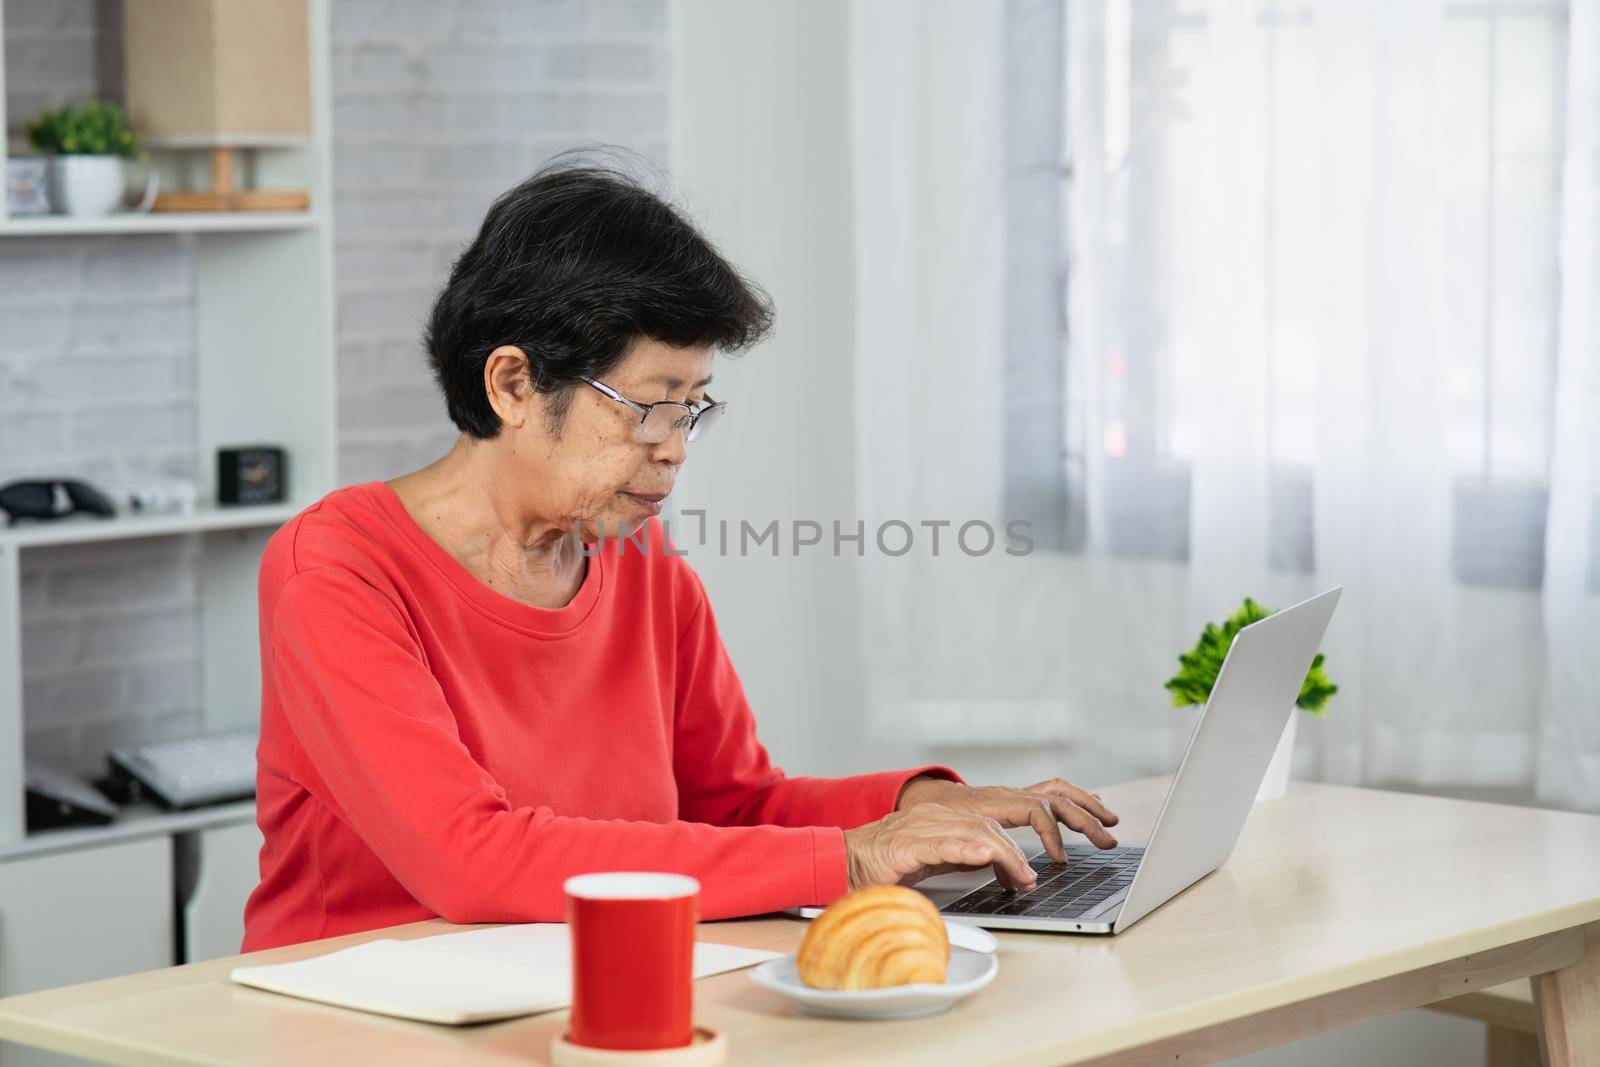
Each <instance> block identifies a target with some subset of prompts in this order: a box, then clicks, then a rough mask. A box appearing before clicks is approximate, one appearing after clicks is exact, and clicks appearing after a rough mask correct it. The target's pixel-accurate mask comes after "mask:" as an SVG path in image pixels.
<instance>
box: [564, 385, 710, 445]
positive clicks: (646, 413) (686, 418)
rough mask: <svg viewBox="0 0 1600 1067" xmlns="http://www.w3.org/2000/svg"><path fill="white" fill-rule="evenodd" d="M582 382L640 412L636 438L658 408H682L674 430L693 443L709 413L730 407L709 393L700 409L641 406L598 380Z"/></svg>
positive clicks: (673, 403)
mask: <svg viewBox="0 0 1600 1067" xmlns="http://www.w3.org/2000/svg"><path fill="white" fill-rule="evenodd" d="M582 380H583V382H584V383H585V384H586V385H591V386H593V387H594V388H595V389H596V390H598V391H599V392H600V393H602V394H603V395H605V396H608V397H610V398H611V399H612V400H615V401H616V402H617V403H619V404H622V405H624V406H626V407H629V408H632V409H633V410H634V411H636V412H638V414H639V422H638V424H637V425H636V426H635V427H634V434H635V436H637V435H638V434H639V433H640V432H642V431H643V429H644V424H645V420H646V419H648V418H650V413H651V412H652V411H654V410H655V409H656V408H682V409H683V415H682V416H681V417H680V418H679V419H678V420H677V421H676V422H674V423H673V424H672V429H673V430H678V429H682V430H683V431H684V433H683V439H684V442H685V443H687V442H689V441H693V440H694V439H695V438H696V437H698V436H699V426H700V420H701V419H702V418H703V417H704V416H705V415H706V413H707V412H710V411H713V410H715V411H716V412H717V413H718V414H719V415H720V414H721V413H722V412H723V411H726V410H727V407H728V403H727V401H725V400H713V399H711V395H710V394H709V393H708V394H706V397H705V403H704V404H703V405H701V406H700V407H698V408H692V407H690V406H689V405H688V404H685V403H682V402H680V401H677V400H657V401H656V402H655V403H653V404H641V403H639V402H637V401H634V400H629V399H628V398H627V397H625V396H623V395H622V394H621V393H619V392H617V391H616V390H615V389H613V388H611V386H609V385H607V384H606V383H605V382H602V381H600V380H599V379H597V378H584V379H582ZM706 425H707V427H708V428H709V426H710V423H707V424H706ZM671 436H672V434H671V433H668V434H667V437H671ZM667 437H664V438H662V441H665V440H666V439H667ZM639 440H641V441H643V440H644V438H643V437H640V438H639ZM646 443H647V444H660V443H661V441H648V442H646Z"/></svg>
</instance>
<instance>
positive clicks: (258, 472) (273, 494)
mask: <svg viewBox="0 0 1600 1067" xmlns="http://www.w3.org/2000/svg"><path fill="white" fill-rule="evenodd" d="M288 495H289V470H288V459H287V457H286V456H285V455H284V451H283V449H281V448H277V447H275V446H272V445H251V446H249V447H240V448H219V449H218V450H217V501H218V502H219V503H222V504H276V503H278V502H279V501H281V500H285V499H287V498H288Z"/></svg>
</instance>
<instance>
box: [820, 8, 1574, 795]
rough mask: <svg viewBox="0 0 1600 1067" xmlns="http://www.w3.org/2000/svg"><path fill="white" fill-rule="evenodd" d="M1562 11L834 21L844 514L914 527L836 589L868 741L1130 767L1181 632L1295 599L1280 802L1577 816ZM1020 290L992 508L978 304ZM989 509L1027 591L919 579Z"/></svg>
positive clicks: (1168, 739) (940, 573)
mask: <svg viewBox="0 0 1600 1067" xmlns="http://www.w3.org/2000/svg"><path fill="white" fill-rule="evenodd" d="M1597 3H1600V0H1574V2H1573V3H1572V4H1571V6H1570V8H1568V7H1566V6H1562V5H1538V6H1517V7H1511V6H1499V5H1495V4H1489V5H1449V4H1440V3H1423V2H1420V0H1405V2H1400V3H1396V2H1383V3H1379V2H1377V0H1370V2H1367V3H1352V2H1339V3H1333V2H1331V0H1330V2H1326V3H1322V2H1311V3H1304V4H1294V5H1290V4H1272V3H1265V4H1250V5H1239V4H1229V3H1213V4H1209V5H1208V4H1184V5H1182V6H1181V7H1180V6H1179V5H1177V4H1163V3H1159V2H1149V3H1131V2H1116V0H1108V2H1104V3H1094V4H1088V3H1085V4H1069V5H1067V6H1066V7H1065V8H1064V9H1061V8H1059V7H1058V6H1057V5H1054V4H1051V3H1048V2H1043V0H1031V2H1030V0H1011V2H1010V3H995V4H957V3H951V4H937V3H936V4H925V3H924V4H911V3H901V4H894V3H871V4H862V5H857V7H856V8H855V14H854V16H853V17H854V20H855V22H854V26H853V31H854V40H853V53H854V54H853V69H852V81H853V99H854V109H855V120H856V136H855V142H856V160H855V171H856V188H857V218H856V228H857V234H858V237H857V247H858V276H859V282H858V286H859V301H858V308H857V322H858V327H857V340H858V348H857V350H858V367H859V372H858V408H857V421H858V442H859V447H860V461H859V471H858V486H859V497H860V505H861V512H862V515H863V517H864V518H865V519H866V520H867V523H868V529H869V537H870V536H871V530H872V529H874V528H875V527H876V526H877V525H878V524H881V523H883V522H886V521H889V520H893V519H899V520H901V521H904V522H907V523H908V524H910V525H912V526H913V527H917V529H918V531H919V536H918V538H917V541H916V543H915V545H914V547H913V550H912V551H911V552H908V553H906V554H905V555H903V556H891V555H887V554H885V553H883V552H881V551H876V550H875V546H873V545H871V544H869V546H868V550H867V551H866V554H865V558H864V559H863V591H864V629H863V639H864V640H865V641H866V642H868V645H867V648H866V661H867V663H868V664H869V679H868V681H869V693H870V696H871V699H872V708H873V712H874V721H875V723H876V724H877V725H878V726H879V727H880V728H882V729H884V730H889V731H897V732H908V731H909V732H910V733H912V734H913V735H914V736H917V737H920V738H922V739H924V740H939V741H971V742H976V743H982V742H985V741H1013V742H1016V741H1022V742H1027V741H1044V740H1070V741H1072V742H1074V743H1076V744H1079V745H1082V746H1084V747H1085V748H1086V749H1088V750H1089V751H1091V752H1093V751H1095V750H1101V751H1104V752H1107V753H1109V754H1115V755H1116V756H1118V757H1119V758H1121V759H1123V760H1132V761H1136V762H1137V761H1145V762H1148V764H1149V765H1150V766H1152V767H1162V766H1170V765H1171V762H1172V760H1173V759H1175V758H1176V754H1177V751H1178V749H1179V747H1180V746H1181V744H1182V742H1183V740H1184V739H1185V738H1186V736H1187V733H1188V728H1189V726H1190V725H1191V723H1192V713H1190V712H1183V711H1177V710H1174V709H1171V708H1170V707H1168V706H1166V699H1165V693H1164V692H1163V691H1162V689H1161V682H1162V681H1163V680H1164V679H1165V678H1166V677H1167V676H1168V675H1169V674H1170V673H1171V668H1172V667H1173V665H1174V662H1175V660H1174V657H1175V655H1176V653H1177V652H1178V651H1179V650H1180V649H1181V648H1183V647H1185V646H1186V645H1187V644H1188V643H1189V642H1190V641H1192V639H1193V637H1194V634H1195V632H1196V631H1197V630H1198V627H1199V624H1200V623H1201V622H1202V621H1203V620H1204V619H1206V618H1208V617H1215V616H1218V615H1220V614H1223V613H1224V612H1226V611H1227V610H1229V609H1230V608H1231V607H1232V606H1234V605H1235V604H1236V603H1237V601H1238V600H1239V599H1240V598H1241V597H1243V596H1245V595H1251V596H1255V597H1257V598H1258V599H1261V600H1264V601H1267V602H1272V603H1277V604H1285V603H1289V602H1292V601H1294V600H1296V599H1299V598H1300V597H1302V596H1304V595H1308V594H1309V593H1311V592H1314V591H1316V590H1317V589H1320V588H1323V587H1326V586H1327V585H1331V584H1336V583H1337V584H1342V585H1344V586H1345V587H1346V595H1345V598H1344V600H1343V602H1342V604H1341V607H1340V612H1339V615H1338V616H1337V618H1336V620H1335V624H1334V628H1333V632H1332V633H1331V634H1330V636H1329V639H1328V641H1327V643H1326V645H1325V650H1326V652H1327V653H1328V657H1329V663H1328V666H1329V671H1330V674H1331V675H1332V676H1333V678H1334V680H1335V681H1336V682H1338V683H1339V685H1340V687H1341V689H1340V693H1339V695H1338V697H1336V698H1335V700H1334V702H1333V704H1332V706H1331V709H1330V712H1329V714H1328V716H1327V717H1326V718H1325V719H1321V720H1312V719H1309V718H1307V717H1302V719H1301V728H1300V731H1299V739H1300V742H1299V744H1300V747H1299V751H1298V752H1297V757H1296V770H1297V773H1300V774H1302V775H1310V776H1317V777H1322V778H1325V779H1328V780H1333V781H1346V782H1369V783H1386V782H1394V783H1404V784H1414V785H1422V786H1441V787H1444V786H1463V785H1466V786H1487V787H1504V788H1507V789H1510V790H1517V791H1525V792H1527V793H1530V794H1532V795H1536V796H1538V797H1539V798H1540V799H1543V800H1546V801H1549V802H1553V803H1560V804H1568V805H1573V806H1581V807H1589V808H1600V671H1596V670H1595V669H1594V667H1593V666H1592V661H1593V655H1594V652H1595V651H1596V650H1600V517H1597V516H1600V508H1597V504H1596V501H1597V500H1600V381H1597V378H1600V371H1597V366H1600V325H1597V316H1600V266H1597V260H1600V251H1597V244H1600V207H1597V202H1600V85H1597V82H1600V72H1597V67H1600V26H1597V24H1596V23H1597V14H1596V5H1597ZM1052 11H1054V12H1055V15H1056V19H1055V22H1054V23H1051V22H1050V21H1049V19H1045V20H1044V22H1043V23H1041V22H1040V20H1039V16H1040V14H1041V13H1044V14H1046V15H1048V14H1050V13H1051V12H1052ZM1041 24H1042V25H1056V26H1058V27H1059V28H1060V31H1061V32H1060V34H1059V37H1058V38H1057V39H1056V42H1055V44H1056V47H1057V48H1058V49H1059V52H1058V58H1059V59H1060V60H1061V69H1062V70H1063V71H1064V77H1063V78H1062V79H1061V83H1060V84H1058V85H1055V86H1053V87H1052V86H1049V85H1047V86H1046V87H1045V88H1044V89H1043V90H1041V89H1040V88H1039V87H1038V86H1037V85H1036V84H1031V83H1029V82H1028V81H1027V79H1026V78H1019V77H1018V75H1017V71H1018V64H1016V63H1015V62H1009V60H1014V59H1015V58H1016V56H1015V52H1016V50H1017V49H1018V47H1019V46H1028V47H1035V46H1036V44H1037V42H1036V41H1035V42H1034V44H1033V45H1028V44H1027V42H1029V41H1030V40H1032V39H1033V38H1034V37H1037V32H1036V31H1037V28H1038V26H1039V25H1041ZM1019 27H1021V30H1020V32H1019ZM1030 27H1031V29H1032V31H1034V32H1033V33H1032V35H1031V36H1030V34H1029V32H1028V31H1029V28H1030ZM1019 42H1021V45H1019ZM1040 91H1045V92H1059V93H1060V94H1061V100H1062V101H1063V105H1062V107H1061V108H1060V120H1061V121H1060V123H1059V128H1058V129H1056V130H1055V131H1053V132H1054V133H1055V134H1056V145H1055V147H1056V148H1057V149H1058V150H1059V156H1060V158H1059V159H1058V160H1056V162H1057V163H1058V164H1059V170H1060V173H1061V174H1062V175H1063V176H1065V175H1066V174H1068V173H1070V178H1066V177H1063V179H1062V181H1061V182H1060V183H1059V190H1060V195H1061V201H1060V204H1059V205H1058V206H1059V207H1060V208H1061V209H1062V210H1061V218H1059V219H1058V218H1056V217H1054V216H1050V215H1049V214H1048V212H1044V211H1042V209H1041V211H1040V213H1039V227H1035V228H1034V230H1035V231H1037V230H1039V229H1040V228H1041V227H1042V228H1043V229H1045V230H1048V231H1049V232H1050V233H1051V234H1054V233H1055V231H1056V228H1057V227H1058V226H1059V228H1060V234H1059V236H1060V239H1059V241H1058V242H1057V246H1058V247H1059V249H1060V252H1061V256H1060V261H1059V263H1057V264H1049V263H1046V264H1040V263H1038V262H1037V257H1036V256H1034V258H1030V255H1032V254H1033V253H1031V252H1030V251H1029V250H1030V249H1036V247H1037V237H1038V233H1037V232H1033V231H1030V230H1029V228H1028V227H1027V226H1026V225H1025V223H1026V220H1027V217H1028V216H1029V213H1030V212H1032V211H1033V210H1034V208H1033V207H1032V206H1031V205H1032V201H1027V200H1026V196H1027V194H1026V189H1027V188H1029V186H1027V185H1026V184H1025V183H1023V184H1019V183H1018V182H1017V181H1016V180H1015V179H1016V177H1017V175H1018V173H1019V169H1020V168H1023V167H1025V166H1026V165H1027V161H1028V158H1029V150H1030V144H1031V147H1032V149H1034V150H1035V151H1036V150H1037V148H1038V144H1037V143H1036V142H1037V140H1038V138H1039V137H1040V135H1041V133H1040V127H1039V124H1037V123H1030V122H1029V121H1028V118H1027V116H1028V115H1030V114H1032V111H1031V110H1030V109H1029V108H1028V107H1026V106H1024V107H1022V108H1020V109H1019V108H1018V106H1017V105H1018V100H1017V97H1018V94H1019V93H1021V94H1029V93H1038V92H1040ZM1019 116H1020V118H1019ZM1051 132H1052V131H1049V130H1045V131H1044V133H1046V134H1049V133H1051ZM1019 203H1020V205H1021V206H1020V209H1019ZM1019 215H1020V217H1021V219H1022V221H1023V223H1024V225H1019V224H1018V219H1019ZM1062 220H1064V224H1063V223H1062ZM1057 267H1059V268H1060V269H1061V270H1062V273H1063V275H1064V278H1065V283H1064V285H1065V290H1064V291H1065V298H1064V303H1063V310H1064V312H1065V313H1064V315H1063V316H1062V318H1063V320H1064V322H1065V327H1064V329H1063V330H1062V331H1061V332H1060V337H1059V343H1058V345H1057V346H1056V347H1054V348H1052V349H1051V350H1050V351H1049V352H1047V353H1046V354H1047V356H1048V357H1049V359H1051V360H1056V361H1058V362H1057V365H1058V366H1059V369H1060V375H1059V381H1058V385H1057V387H1056V392H1055V393H1054V394H1053V395H1049V396H1047V397H1045V399H1047V400H1049V401H1051V402H1052V403H1054V404H1055V407H1054V408H1052V409H1051V410H1054V411H1057V412H1058V413H1059V433H1058V434H1057V435H1056V436H1055V438H1054V439H1050V438H1049V435H1046V438H1045V439H1043V442H1044V443H1043V444H1041V445H1040V446H1039V447H1034V448H1033V450H1032V452H1031V453H1030V455H1031V463H1032V464H1033V467H1034V469H1032V470H1030V469H1029V467H1028V457H1027V456H1023V455H1022V451H1019V447H1018V440H1019V439H1018V437H1017V435H1016V433H1015V432H1014V431H1015V428H1016V427H1017V426H1018V425H1022V424H1024V423H1026V422H1027V421H1028V420H1030V419H1032V418H1034V417H1036V416H1037V414H1038V404H1039V401H1040V396H1039V394H1040V393H1041V392H1049V390H1042V389H1041V388H1040V387H1039V386H1038V381H1037V379H1033V378H1026V380H1024V381H1022V383H1021V385H1022V387H1021V388H1019V375H1024V377H1026V374H1027V373H1029V372H1027V370H1026V368H1027V366H1028V365H1029V364H1028V361H1027V359H1026V358H1025V357H1026V355H1027V351H1026V350H1024V351H1022V352H1020V354H1019V349H1018V344H1019V342H1018V337H1019V335H1018V330H1017V328H1016V324H1017V321H1018V319H1019V317H1022V316H1025V314H1026V310H1027V309H1026V308H1025V307H1023V308H1022V309H1021V312H1020V313H1019V307H1018V303H1017V300H1016V296H1017V294H1018V293H1023V292H1025V291H1026V289H1025V287H1026V286H1028V285H1029V284H1030V282H1031V280H1033V279H1035V278H1036V277H1037V275H1038V272H1039V271H1041V270H1045V271H1052V270H1054V269H1056V268H1057ZM1052 284H1054V279H1053V278H1052ZM1023 342H1024V343H1023V348H1024V349H1027V345H1028V343H1029V342H1028V339H1027V338H1026V337H1024V338H1023ZM1044 347H1047V346H1041V345H1039V344H1033V345H1032V350H1034V351H1042V350H1043V348H1044ZM1052 440H1053V441H1055V442H1058V443H1059V447H1056V446H1055V445H1053V444H1052ZM1023 444H1027V441H1026V440H1024V441H1023ZM1019 457H1020V458H1019ZM1030 478H1031V479H1034V480H1036V481H1037V480H1039V479H1044V480H1049V479H1052V478H1054V479H1057V484H1058V485H1059V487H1060V489H1061V493H1062V498H1063V500H1064V508H1063V514H1061V515H1060V516H1059V523H1057V524H1056V527H1054V528H1053V527H1052V526H1051V524H1050V522H1048V521H1047V522H1045V523H1044V524H1043V525H1042V526H1040V525H1038V524H1036V529H1035V540H1036V547H1035V549H1034V551H1033V552H1031V553H1029V554H1027V555H1025V556H1008V555H1006V554H1004V553H1003V552H1002V551H1000V550H998V549H997V550H995V551H991V552H988V553H980V554H973V555H968V554H966V553H965V552H963V551H960V549H959V547H958V546H955V547H953V546H952V545H951V544H950V543H949V534H950V532H952V531H953V530H954V528H955V527H956V526H959V525H960V524H961V523H963V522H966V521H969V520H984V521H986V522H988V523H989V524H990V525H991V526H992V527H994V528H996V529H1001V528H1003V526H1004V523H1005V521H1006V519H1007V518H1010V517H1014V515H1013V514H1011V512H1013V511H1014V510H1015V507H1016V505H1017V503H1018V501H1019V500H1025V499H1027V496H1026V494H1025V493H1024V494H1021V495H1019V493H1018V487H1019V485H1022V486H1024V487H1026V486H1027V485H1031V484H1033V482H1030V481H1029V479H1030ZM1030 517H1034V516H1030ZM940 519H943V520H950V521H951V522H952V523H953V526H952V527H950V528H948V529H947V530H946V531H945V533H946V540H945V542H944V543H942V544H941V545H940V548H941V549H942V551H941V552H940V553H939V554H938V555H937V556H935V555H934V554H933V552H932V546H931V544H930V542H929V539H928V537H927V536H926V533H925V531H926V530H927V528H926V527H923V526H919V525H918V524H919V523H922V522H925V521H926V520H940ZM1001 543H1002V545H1003V544H1004V538H1003V537H1002V539H1001Z"/></svg>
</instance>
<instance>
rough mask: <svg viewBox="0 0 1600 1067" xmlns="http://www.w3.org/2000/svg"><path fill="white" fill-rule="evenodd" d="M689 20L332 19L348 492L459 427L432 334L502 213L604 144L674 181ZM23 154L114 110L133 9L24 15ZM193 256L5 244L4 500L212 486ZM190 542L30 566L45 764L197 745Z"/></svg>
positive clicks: (339, 4)
mask: <svg viewBox="0 0 1600 1067" xmlns="http://www.w3.org/2000/svg"><path fill="white" fill-rule="evenodd" d="M671 10H672V8H671V0H453V2H429V0H332V14H333V89H334V131H333V132H334V161H333V164H334V176H335V192H334V217H335V227H336V229H335V292H336V300H337V308H336V322H337V337H338V342H337V343H338V351H337V354H336V358H337V361H338V363H337V367H338V382H339V395H340V399H339V420H340V447H339V464H340V468H339V478H340V481H341V482H346V483H348V482H356V481H365V480H369V479H374V478H385V477H391V476H393V475H395V474H399V473H403V472H405V471H407V470H411V469H414V468H416V467H418V466H421V465H423V464H425V463H427V462H428V461H430V460H431V459H433V458H434V457H435V456H436V455H438V454H439V453H440V452H442V451H443V450H444V449H446V448H448V447H449V444H450V442H451V441H452V440H453V438H454V431H453V428H452V427H450V425H449V423H448V420H447V419H446V418H445V415H444V412H443V407H442V405H441V404H440V402H439V400H438V398H437V397H436V396H435V394H434V389H433V385H432V383H431V382H430V381H429V380H428V378H427V374H426V371H425V368H424V365H423V360H422V352H421V347H420V343H419V337H418V331H419V326H420V323H421V321H422V318H423V316H425V314H426V312H427V309H428V304H429V302H430V300H431V298H432V296H433V293H434V291H435V290H436V289H437V287H438V286H439V284H440V283H441V282H442V281H443V279H444V277H445V275H446V274H447V272H448V270H449V267H450V263H451V261H452V259H453V258H454V257H455V255H456V254H457V253H458V252H459V251H460V250H461V248H462V247H463V246H464V245H465V243H466V242H467V241H468V240H469V239H470V238H471V236H472V234H473V232H474V231H475V230H476V227H477V225H478V222H479V221H480V220H481V218H482V215H483V212H484V210H485V209H486V208H487V207H488V205H489V203H490V201H491V200H493V198H494V197H495V195H497V194H498V193H500V192H502V191H504V190H505V189H506V188H507V187H509V186H511V185H513V184H515V183H516V182H517V181H518V180H520V179H521V178H522V177H524V176H526V175H527V173H528V172H530V171H531V170H533V169H534V168H536V167H537V166H538V165H539V164H540V163H541V162H543V161H544V160H545V159H547V158H548V157H549V156H550V155H552V154H554V153H556V152H558V151H561V150H563V149H565V148H568V147H570V146H572V145H574V144H581V143H588V142H603V143H610V144H621V145H625V146H627V147H630V148H633V149H636V150H638V151H640V152H642V153H644V154H645V155H647V156H649V157H651V158H652V159H655V160H657V161H659V162H661V163H663V164H667V163H670V161H671V149H672V143H671V121H672V118H671V107H672V101H671V85H672V71H671V59H672V49H671V39H672V29H671ZM5 19H6V75H7V77H6V82H7V84H6V93H7V100H6V103H7V115H8V118H9V125H10V127H11V130H10V133H11V135H12V138H13V142H14V143H15V141H16V140H17V138H18V134H19V131H20V129H21V127H22V124H23V123H24V122H25V121H26V119H27V118H29V117H31V116H32V115H33V114H34V113H36V112H37V111H38V110H39V109H40V108H41V107H44V106H47V105H51V104H55V103H58V102H60V101H62V100H65V99H69V98H73V99H76V98H81V97H85V96H99V97H111V98H117V97H118V96H120V81H121V58H120V49H121V38H120V33H121V28H120V27H121V5H120V3H118V2H117V0H5ZM194 240H195V238H192V237H179V236H138V237H120V238H71V239H11V240H5V241H0V482H4V481H7V480H10V479H12V478H16V477H23V476H33V475H40V474H72V475H80V476H84V477H87V478H90V479H95V478H108V477H115V476H124V477H127V476H137V475H140V474H147V473H160V474H167V475H173V476H183V477H192V476H193V473H194V470H195V455H194V440H193V438H194V419H195V411H194V396H193V386H194V351H193V316H194V307H193V302H194V276H193V275H194V261H193V256H192V252H191V250H192V247H193V241H194ZM197 553H198V544H197V543H196V541H195V539H194V538H192V537H168V538H154V539H148V540H140V541H129V542H113V543H109V544H94V545H74V546H63V547H59V548H51V549H30V550H28V551H27V552H26V553H25V554H24V556H23V604H24V634H23V644H24V649H23V651H24V669H23V683H24V694H25V701H26V712H27V748H28V752H29V754H30V755H34V756H37V757H39V758H44V759H50V760H53V761H55V762H58V763H62V764H64V765H66V766H69V767H72V768H75V769H77V770H78V771H79V772H80V773H84V774H93V773H99V772H100V771H101V770H102V769H103V762H104V753H105V751H106V749H107V748H109V747H111V746H113V745H116V744H123V743H132V742H136V741H138V740H141V739H149V738H158V737H170V736H182V735H184V734H187V733H191V732H193V731H195V730H196V729H198V728H199V725H200V721H201V717H200V709H199V695H198V691H199V684H198V678H199V663H198V639H199V612H198V607H197V596H196V588H195V583H196V581H197V566H196V556H197Z"/></svg>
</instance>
